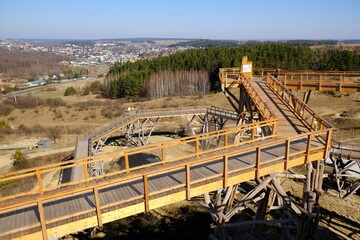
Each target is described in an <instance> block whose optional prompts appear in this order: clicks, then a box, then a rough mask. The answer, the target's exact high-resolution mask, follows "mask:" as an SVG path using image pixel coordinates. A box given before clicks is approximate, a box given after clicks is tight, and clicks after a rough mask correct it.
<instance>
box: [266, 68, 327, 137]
mask: <svg viewBox="0 0 360 240" xmlns="http://www.w3.org/2000/svg"><path fill="white" fill-rule="evenodd" d="M267 85H268V86H269V87H270V88H271V89H272V90H273V91H274V92H275V94H276V95H277V96H278V97H279V98H280V99H282V100H283V102H285V103H286V104H287V105H288V106H289V107H290V108H291V109H293V111H294V112H295V113H296V114H298V116H299V117H300V118H301V119H302V120H303V121H304V123H306V124H307V126H308V127H310V129H311V130H313V131H317V130H323V129H327V128H333V126H332V125H331V124H330V123H328V122H327V121H326V120H325V119H323V118H322V117H320V116H319V114H317V113H316V112H315V111H314V110H312V109H311V108H310V107H309V106H308V105H307V104H305V103H304V102H303V101H302V100H300V99H299V98H298V97H297V96H295V95H294V93H293V92H291V91H290V90H289V89H287V88H286V87H285V86H284V85H283V84H282V83H281V82H280V81H279V80H277V79H276V78H274V77H273V76H272V75H268V76H267Z"/></svg>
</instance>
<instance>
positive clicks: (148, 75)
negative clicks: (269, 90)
mask: <svg viewBox="0 0 360 240" xmlns="http://www.w3.org/2000/svg"><path fill="white" fill-rule="evenodd" d="M244 55H247V56H248V58H249V59H250V60H251V61H252V62H253V64H254V67H260V68H261V67H266V68H277V67H278V68H281V69H284V70H288V71H294V70H317V71H356V70H360V55H359V54H357V53H354V52H351V51H345V50H328V51H326V52H324V51H320V50H312V49H310V47H308V46H294V45H290V44H284V43H276V44H273V43H265V44H258V45H252V46H242V47H212V48H200V49H191V50H186V51H179V52H176V53H175V54H172V55H169V56H160V57H157V58H153V59H144V60H140V61H136V62H127V63H123V64H122V63H116V64H115V65H114V66H112V67H111V68H110V70H109V72H108V74H107V78H106V82H105V84H104V89H103V90H104V95H105V96H106V97H110V98H134V97H151V98H157V97H162V96H168V94H169V93H170V92H172V94H173V95H181V94H194V92H196V94H206V93H208V92H209V91H217V90H219V83H218V72H219V68H224V67H238V66H240V64H241V59H242V56H244ZM171 72H173V73H171ZM180 72H181V74H183V75H184V76H185V75H187V74H185V72H191V73H189V74H188V75H189V77H190V78H191V81H188V82H186V80H185V79H184V78H176V76H178V75H179V74H180ZM204 72H205V73H207V74H206V77H204ZM150 79H151V80H150ZM180 79H181V80H180ZM172 81H176V82H178V83H179V81H180V82H181V86H182V87H183V88H187V89H191V92H180V89H181V88H178V90H176V89H173V90H171V91H170V90H169V86H173V87H175V86H178V85H177V84H178V83H176V84H175V83H171V82H172ZM199 81H201V82H202V81H205V83H198V82H199ZM162 84H167V85H169V86H162ZM189 84H191V85H192V87H189V86H188V85H189ZM204 86H208V87H207V88H206V89H207V90H204ZM157 88H160V89H157ZM154 92H156V94H154ZM159 92H162V93H161V94H160V93H159Z"/></svg>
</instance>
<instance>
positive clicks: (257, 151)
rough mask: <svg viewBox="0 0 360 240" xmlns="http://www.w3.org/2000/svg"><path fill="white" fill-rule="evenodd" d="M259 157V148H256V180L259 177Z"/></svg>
mask: <svg viewBox="0 0 360 240" xmlns="http://www.w3.org/2000/svg"><path fill="white" fill-rule="evenodd" d="M260 155H261V148H260V147H257V148H256V163H255V168H256V175H255V176H256V178H258V177H259V175H260V174H259V171H260V157H261V156H260Z"/></svg>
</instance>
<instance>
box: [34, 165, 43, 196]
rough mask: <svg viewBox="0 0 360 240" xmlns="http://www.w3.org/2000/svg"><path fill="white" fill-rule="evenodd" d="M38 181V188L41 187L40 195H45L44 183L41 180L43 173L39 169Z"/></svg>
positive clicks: (37, 173)
mask: <svg viewBox="0 0 360 240" xmlns="http://www.w3.org/2000/svg"><path fill="white" fill-rule="evenodd" d="M36 179H37V182H38V186H39V193H40V194H43V193H44V186H43V181H42V178H41V173H40V170H39V169H36Z"/></svg>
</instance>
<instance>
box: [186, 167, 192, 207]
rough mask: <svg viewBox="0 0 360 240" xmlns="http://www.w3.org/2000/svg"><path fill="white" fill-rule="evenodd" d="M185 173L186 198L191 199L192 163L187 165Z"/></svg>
mask: <svg viewBox="0 0 360 240" xmlns="http://www.w3.org/2000/svg"><path fill="white" fill-rule="evenodd" d="M185 174H186V200H188V201H190V200H191V194H190V189H191V179H190V165H189V164H186V165H185Z"/></svg>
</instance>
